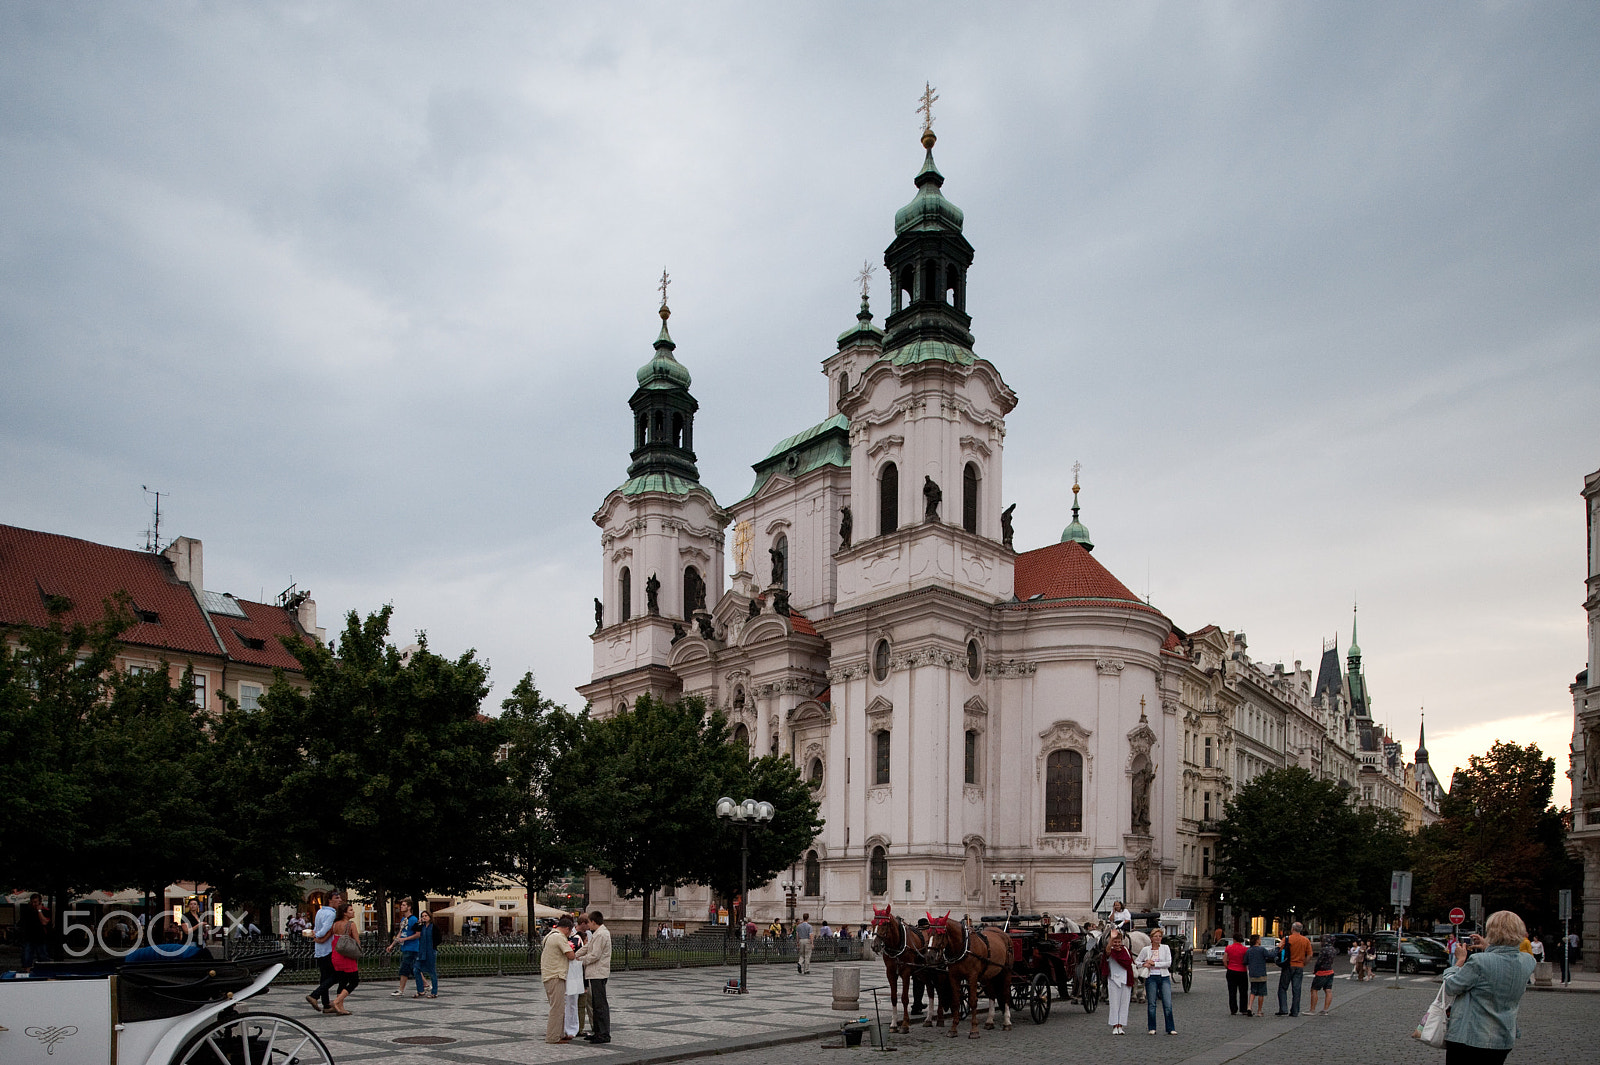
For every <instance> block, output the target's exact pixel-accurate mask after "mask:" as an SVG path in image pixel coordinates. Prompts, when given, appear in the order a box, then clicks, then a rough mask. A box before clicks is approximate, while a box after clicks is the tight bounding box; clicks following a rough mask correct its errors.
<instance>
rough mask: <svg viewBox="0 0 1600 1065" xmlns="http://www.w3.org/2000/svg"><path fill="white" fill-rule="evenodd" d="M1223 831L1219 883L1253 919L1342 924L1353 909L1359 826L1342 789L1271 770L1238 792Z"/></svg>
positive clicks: (1297, 771) (1292, 771)
mask: <svg viewBox="0 0 1600 1065" xmlns="http://www.w3.org/2000/svg"><path fill="white" fill-rule="evenodd" d="M1218 829H1219V833H1220V835H1219V838H1218V840H1217V876H1216V879H1217V884H1218V886H1219V887H1221V888H1222V889H1223V890H1224V891H1225V892H1226V893H1227V895H1228V898H1229V900H1230V901H1231V902H1233V904H1234V905H1236V906H1238V907H1240V908H1241V909H1243V910H1244V911H1245V912H1247V913H1258V914H1265V915H1268V916H1276V917H1287V916H1288V915H1289V913H1290V912H1291V910H1293V911H1294V912H1296V913H1297V914H1302V915H1303V914H1306V913H1311V912H1315V913H1319V914H1321V915H1324V916H1328V917H1335V918H1337V917H1339V916H1342V915H1343V914H1344V913H1346V912H1348V911H1349V909H1350V908H1351V907H1352V905H1353V902H1354V897H1355V893H1356V889H1357V880H1356V869H1355V865H1354V864H1353V863H1352V860H1351V859H1352V857H1353V855H1354V854H1355V852H1356V850H1357V847H1356V843H1357V820H1356V816H1355V812H1354V811H1353V810H1352V809H1351V808H1350V807H1349V806H1348V805H1347V804H1346V802H1345V791H1344V789H1343V788H1341V787H1339V785H1338V784H1337V783H1335V782H1333V781H1328V780H1318V779H1317V778H1315V777H1313V776H1312V775H1311V774H1310V773H1308V772H1307V771H1306V770H1304V769H1301V768H1299V767H1293V768H1289V769H1273V770H1268V771H1267V772H1265V773H1262V774H1261V775H1260V776H1258V777H1256V778H1255V779H1254V780H1252V781H1250V782H1249V783H1248V784H1246V785H1245V786H1244V787H1242V788H1240V789H1239V790H1238V791H1236V792H1235V793H1234V795H1233V798H1232V799H1231V800H1230V801H1229V802H1228V804H1227V806H1226V807H1225V808H1224V810H1223V820H1222V822H1221V824H1220V825H1219V826H1218ZM1384 876H1385V880H1386V882H1387V876H1388V873H1387V872H1386V873H1385V874H1384Z"/></svg>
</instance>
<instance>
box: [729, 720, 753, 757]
mask: <svg viewBox="0 0 1600 1065" xmlns="http://www.w3.org/2000/svg"><path fill="white" fill-rule="evenodd" d="M733 742H734V743H735V744H737V745H738V747H739V748H740V749H741V750H743V751H744V753H745V755H746V756H748V755H749V754H750V730H749V729H748V728H746V727H745V726H744V725H743V724H740V725H737V726H735V728H734V730H733Z"/></svg>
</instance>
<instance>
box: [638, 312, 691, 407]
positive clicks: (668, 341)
mask: <svg viewBox="0 0 1600 1065" xmlns="http://www.w3.org/2000/svg"><path fill="white" fill-rule="evenodd" d="M670 317H672V311H670V310H668V309H667V307H666V305H665V304H663V305H662V307H661V335H660V336H658V337H656V345H655V347H656V353H655V355H654V357H652V358H651V359H650V361H649V362H647V363H645V364H644V365H643V366H641V367H639V373H638V378H639V387H640V388H688V387H689V370H688V368H687V367H685V366H684V365H683V363H681V362H679V361H678V360H677V359H676V358H674V357H673V355H672V352H673V351H674V350H675V349H676V348H677V346H678V345H676V344H674V343H673V342H672V337H671V335H670V334H669V333H668V332H667V319H668V318H670Z"/></svg>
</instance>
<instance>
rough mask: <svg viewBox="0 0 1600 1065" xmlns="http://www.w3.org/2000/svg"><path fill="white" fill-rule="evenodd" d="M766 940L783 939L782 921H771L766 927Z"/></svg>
mask: <svg viewBox="0 0 1600 1065" xmlns="http://www.w3.org/2000/svg"><path fill="white" fill-rule="evenodd" d="M767 938H768V939H782V938H783V922H782V921H773V922H772V923H771V924H769V925H767Z"/></svg>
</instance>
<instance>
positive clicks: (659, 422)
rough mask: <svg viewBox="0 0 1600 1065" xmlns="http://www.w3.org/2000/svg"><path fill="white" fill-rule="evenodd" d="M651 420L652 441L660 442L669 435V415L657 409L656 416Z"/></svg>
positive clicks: (653, 442) (654, 442)
mask: <svg viewBox="0 0 1600 1065" xmlns="http://www.w3.org/2000/svg"><path fill="white" fill-rule="evenodd" d="M651 421H652V424H651V426H650V442H651V443H652V444H659V443H661V440H662V438H663V437H665V436H666V435H667V416H666V415H665V414H663V413H662V412H661V411H656V416H655V418H653V419H652V420H651Z"/></svg>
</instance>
